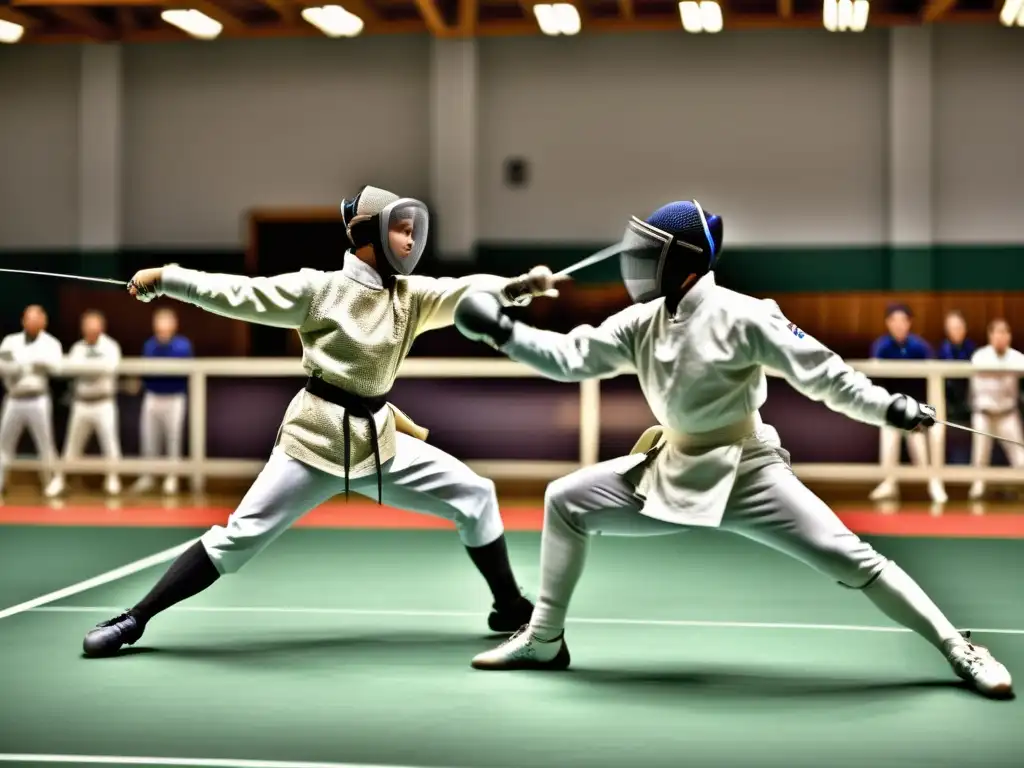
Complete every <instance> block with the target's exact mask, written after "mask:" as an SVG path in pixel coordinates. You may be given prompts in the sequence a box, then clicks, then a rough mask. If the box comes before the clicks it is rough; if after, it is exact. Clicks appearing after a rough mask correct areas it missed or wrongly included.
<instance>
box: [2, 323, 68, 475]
mask: <svg viewBox="0 0 1024 768" xmlns="http://www.w3.org/2000/svg"><path fill="white" fill-rule="evenodd" d="M46 324H47V317H46V311H45V310H44V309H43V308H42V307H40V306H39V305H38V304H32V305H30V306H28V307H26V308H25V312H24V313H23V314H22V316H21V327H22V331H21V333H12V334H10V335H8V336H5V337H4V339H3V341H2V342H0V376H2V377H3V381H4V390H5V395H4V402H3V408H2V412H0V493H3V489H4V481H5V480H6V475H7V471H8V469H9V468H10V463H11V461H12V460H13V459H14V455H15V453H16V451H17V449H18V440H19V439H20V438H21V435H22V433H23V432H24V431H25V430H26V429H27V430H28V431H29V433H30V434H31V435H32V441H33V442H34V443H35V446H36V450H37V451H38V452H39V457H40V459H42V461H43V468H42V470H41V472H40V479H41V481H42V483H43V485H44V486H45V487H46V490H47V492H49V491H50V490H51V489H50V487H49V486H50V484H52V483H53V482H54V481H56V480H57V478H56V477H54V476H53V469H54V467H53V465H54V462H55V461H56V458H57V450H56V448H55V447H54V442H53V400H52V399H51V397H50V379H49V377H50V375H52V374H53V373H56V372H57V370H58V369H59V368H60V364H61V359H62V358H63V356H64V349H63V348H62V347H61V344H60V342H59V341H57V339H56V338H54V337H53V336H51V335H50V334H49V333H47V332H46Z"/></svg>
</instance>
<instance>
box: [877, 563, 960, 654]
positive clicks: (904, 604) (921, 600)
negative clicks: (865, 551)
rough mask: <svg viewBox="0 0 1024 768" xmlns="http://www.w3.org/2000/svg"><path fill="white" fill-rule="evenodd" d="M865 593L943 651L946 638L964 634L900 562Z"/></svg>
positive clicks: (880, 576) (891, 616)
mask: <svg viewBox="0 0 1024 768" xmlns="http://www.w3.org/2000/svg"><path fill="white" fill-rule="evenodd" d="M864 594H865V595H867V596H868V599H869V600H871V602H873V603H874V604H875V605H877V606H878V608H879V609H881V611H882V613H884V614H885V615H886V616H888V617H889V618H890V619H892V620H893V621H895V622H896V623H897V624H902V625H903V626H904V627H906V628H907V629H911V630H913V631H914V632H916V633H917V634H919V635H921V637H923V638H924V639H925V640H927V641H928V642H929V643H931V644H932V645H934V646H935V647H936V648H938V649H939V650H940V651H943V652H944V650H945V649H944V648H943V642H944V641H947V640H955V639H958V638H959V637H960V633H959V632H957V629H956V627H954V626H953V625H952V624H951V623H950V622H949V619H947V618H946V617H945V616H944V615H943V613H942V611H940V610H939V607H938V606H937V605H935V603H934V602H932V599H931V598H930V597H928V595H926V594H925V592H924V590H923V589H921V587H920V586H918V584H917V582H916V581H914V580H913V579H912V578H910V576H908V575H907V574H906V572H905V571H904V570H903V569H902V568H900V567H899V566H898V565H896V563H892V562H890V563H889V564H888V565H886V566H885V568H884V569H883V570H882V572H881V574H879V576H878V578H877V579H875V581H874V582H872V583H871V584H870V585H869V586H867V587H865V588H864Z"/></svg>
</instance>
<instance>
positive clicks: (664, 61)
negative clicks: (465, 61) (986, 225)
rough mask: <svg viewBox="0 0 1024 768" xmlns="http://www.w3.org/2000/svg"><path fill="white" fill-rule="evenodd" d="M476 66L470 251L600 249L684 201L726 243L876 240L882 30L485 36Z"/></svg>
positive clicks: (880, 222)
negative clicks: (474, 236)
mask: <svg viewBox="0 0 1024 768" xmlns="http://www.w3.org/2000/svg"><path fill="white" fill-rule="evenodd" d="M480 66H481V78H480V79H481V84H482V85H481V89H480V92H481V117H480V142H479V146H480V152H481V155H480V169H479V170H480V174H481V178H480V189H481V195H482V200H481V202H482V217H483V218H482V220H481V222H480V236H481V239H484V240H495V241H501V240H522V239H524V235H525V236H526V238H528V239H535V240H553V241H577V242H578V241H580V240H584V241H593V240H598V241H601V240H606V239H608V238H611V237H616V236H618V235H619V234H621V232H622V227H623V222H624V218H625V217H628V216H629V215H631V214H633V213H636V214H642V213H644V212H645V211H646V210H648V209H652V208H654V207H656V206H657V205H658V204H660V203H662V202H666V201H668V200H672V199H678V198H686V197H697V198H698V199H699V200H700V202H701V203H702V204H703V205H704V206H705V207H706V208H708V209H709V210H712V211H716V212H721V213H722V214H723V215H724V216H727V217H729V219H730V220H731V221H732V222H735V224H733V225H731V226H730V228H729V235H728V237H729V240H730V242H733V243H746V242H753V241H757V242H761V243H766V244H770V243H789V244H793V243H812V242H813V243H820V242H846V243H880V242H882V241H883V240H884V233H885V221H884V219H883V217H882V210H883V209H882V206H883V205H884V198H883V192H884V190H885V186H886V181H885V179H886V177H885V166H884V155H885V146H886V122H885V119H884V118H885V110H886V88H887V74H886V72H887V49H886V37H885V33H884V32H874V33H870V34H864V35H830V34H828V33H827V32H824V31H822V32H820V33H819V32H814V31H812V32H806V31H800V32H792V33H791V32H784V33H778V32H775V33H772V32H760V33H731V34H722V35H716V36H710V35H708V36H691V35H684V34H665V35H649V34H644V35H634V36H629V37H618V36H616V37H612V36H594V37H589V38H588V37H585V36H581V37H579V38H575V39H570V40H562V39H547V38H529V39H487V40H484V41H483V42H482V44H481V65H480ZM510 155H522V156H523V157H525V158H527V159H528V160H530V162H531V164H532V167H533V179H532V183H531V185H530V186H529V187H528V188H525V189H523V190H515V189H509V188H507V187H505V186H504V185H503V183H502V180H501V164H502V162H503V160H504V159H505V158H506V157H508V156H510Z"/></svg>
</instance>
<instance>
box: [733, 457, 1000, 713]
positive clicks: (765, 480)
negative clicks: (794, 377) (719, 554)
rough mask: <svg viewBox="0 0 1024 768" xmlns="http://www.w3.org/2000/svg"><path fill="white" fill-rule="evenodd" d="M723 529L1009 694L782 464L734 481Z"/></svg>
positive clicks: (897, 572) (990, 668)
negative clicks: (838, 589)
mask: <svg viewBox="0 0 1024 768" xmlns="http://www.w3.org/2000/svg"><path fill="white" fill-rule="evenodd" d="M722 528H723V529H724V530H729V531H732V532H734V533H738V534H740V535H742V536H745V537H747V538H749V539H753V540H754V541H758V542H760V543H762V544H765V545H767V546H769V547H772V548H774V549H777V550H779V551H780V552H783V553H785V554H788V555H790V556H791V557H794V558H796V559H797V560H800V561H801V562H803V563H806V564H807V565H809V566H811V567H812V568H814V569H816V570H818V571H819V572H821V573H824V574H825V575H827V576H829V577H831V578H833V579H835V580H836V581H837V582H839V583H840V584H842V585H844V586H846V587H850V588H853V589H859V590H862V591H863V592H864V595H865V596H866V597H867V598H868V599H869V600H871V602H873V603H874V604H875V605H876V606H877V607H878V608H879V609H880V610H881V611H882V612H883V613H884V614H885V615H886V616H888V617H889V618H890V619H892V620H893V621H895V622H896V623H898V624H901V625H903V626H904V627H906V628H908V629H910V630H912V631H914V632H916V633H917V634H919V635H921V636H922V637H923V638H924V639H926V640H927V641H928V642H929V643H931V644H932V645H933V646H935V648H937V649H938V650H939V651H941V652H942V653H943V655H944V656H945V657H946V659H947V660H948V661H949V662H950V664H951V665H952V666H953V669H954V671H955V672H956V673H957V674H958V675H959V676H960V677H962V678H964V679H966V680H969V681H970V682H972V683H973V684H974V685H975V686H976V687H977V688H978V689H979V690H980V691H982V692H983V693H989V694H996V695H999V694H1002V693H1005V692H1006V691H1008V690H1009V688H1010V678H1009V673H1008V672H1007V671H1006V668H1005V667H1003V666H1002V665H1001V664H999V663H998V662H997V661H995V659H994V658H992V657H991V654H989V653H988V651H986V650H985V649H984V648H981V647H979V646H975V645H972V644H971V643H969V642H968V641H967V640H966V639H965V637H964V636H963V635H962V634H961V633H960V632H958V631H957V629H956V627H954V626H953V624H952V623H951V622H950V621H949V619H947V618H946V616H945V615H944V614H943V613H942V611H941V610H939V607H938V606H937V605H936V604H935V603H934V602H933V601H932V599H931V598H930V597H928V595H927V594H926V593H925V591H924V590H923V589H921V587H920V586H919V585H918V584H917V582H916V581H914V580H913V579H912V578H911V577H910V576H908V575H907V574H906V573H905V572H904V571H903V569H901V568H900V567H899V566H898V565H896V564H895V563H893V562H891V561H890V560H888V559H886V558H885V557H883V556H882V555H880V554H879V553H878V552H877V551H876V550H875V549H874V547H872V546H871V545H870V544H868V543H867V542H865V541H863V540H862V539H861V538H860V537H858V536H857V535H856V534H854V533H853V532H852V531H850V530H849V529H848V528H847V527H846V526H845V525H844V524H843V522H842V521H841V520H840V519H839V518H838V517H837V516H836V515H835V513H834V512H833V511H832V510H831V509H829V507H828V506H827V505H826V504H825V503H824V502H823V501H822V500H821V499H819V498H818V497H817V496H816V495H815V494H814V493H812V492H811V491H810V489H808V488H807V487H806V486H805V485H804V484H803V483H801V482H800V480H798V479H797V477H796V476H795V475H794V474H793V472H792V471H791V470H790V469H789V467H788V466H786V465H785V464H783V463H781V462H780V463H778V464H773V465H770V466H768V467H764V468H761V469H757V470H754V471H752V472H750V473H748V474H746V475H741V477H740V478H738V479H737V482H736V485H735V487H734V489H733V494H732V496H731V497H730V499H729V504H728V507H727V510H726V514H725V519H724V520H723V522H722Z"/></svg>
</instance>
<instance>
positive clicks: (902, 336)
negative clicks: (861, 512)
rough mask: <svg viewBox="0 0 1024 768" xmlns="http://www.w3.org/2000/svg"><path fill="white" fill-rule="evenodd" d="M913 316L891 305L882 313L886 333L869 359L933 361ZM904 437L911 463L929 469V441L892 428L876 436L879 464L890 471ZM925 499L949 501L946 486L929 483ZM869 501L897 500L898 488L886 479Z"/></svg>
mask: <svg viewBox="0 0 1024 768" xmlns="http://www.w3.org/2000/svg"><path fill="white" fill-rule="evenodd" d="M912 322H913V313H912V312H911V311H910V307H908V306H907V305H906V304H890V305H889V307H888V308H887V309H886V311H885V327H886V330H887V331H888V333H886V334H885V335H884V336H881V337H879V338H878V339H876V340H875V343H874V344H872V345H871V357H872V358H874V359H876V360H930V359H932V358H934V357H935V353H934V352H933V351H932V348H931V346H930V345H929V344H928V342H927V341H925V340H924V339H922V338H921V337H920V336H918V335H917V334H914V333H911V332H910V329H911V324H912ZM904 435H905V436H906V440H907V453H909V454H910V460H911V461H912V462H913V463H914V464H915V465H916V466H919V467H924V466H927V465H928V438H927V437H926V436H925V435H924V434H923V433H921V432H901V431H900V430H897V429H893V428H892V427H882V429H881V431H880V436H879V447H878V453H879V457H880V460H881V464H882V466H883V467H885V468H886V469H892V468H894V467H896V466H897V465H898V464H899V461H900V438H901V436H904ZM928 495H929V496H930V497H931V499H932V501H934V502H935V503H937V504H944V503H945V502H946V501H948V500H949V496H948V495H947V494H946V489H945V486H944V485H943V483H942V480H941V479H939V478H938V477H933V478H932V479H931V480H929V481H928ZM870 498H871V500H872V501H892V500H895V499H897V498H899V484H898V483H897V482H896V478H895V477H893V476H891V475H889V476H887V477H886V478H885V479H884V480H883V481H882V482H881V483H879V485H878V486H877V487H876V488H875V489H874V490H873V491H872V492H871V496H870Z"/></svg>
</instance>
